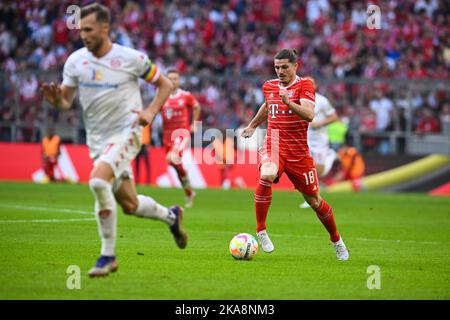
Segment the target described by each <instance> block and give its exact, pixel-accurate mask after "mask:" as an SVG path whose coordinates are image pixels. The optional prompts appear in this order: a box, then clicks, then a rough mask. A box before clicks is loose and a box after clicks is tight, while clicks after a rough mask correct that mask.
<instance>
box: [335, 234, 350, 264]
mask: <svg viewBox="0 0 450 320" xmlns="http://www.w3.org/2000/svg"><path fill="white" fill-rule="evenodd" d="M333 246H334V249H335V250H336V257H337V258H338V260H348V258H349V254H348V249H347V247H346V246H345V243H344V241H343V240H342V237H341V238H340V239H339V240H338V241H336V242H333Z"/></svg>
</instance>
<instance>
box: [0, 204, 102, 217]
mask: <svg viewBox="0 0 450 320" xmlns="http://www.w3.org/2000/svg"><path fill="white" fill-rule="evenodd" d="M0 208H6V209H19V210H28V211H46V212H63V213H78V214H90V215H93V214H94V212H92V211H85V210H72V209H58V208H47V207H30V206H19V205H13V204H0Z"/></svg>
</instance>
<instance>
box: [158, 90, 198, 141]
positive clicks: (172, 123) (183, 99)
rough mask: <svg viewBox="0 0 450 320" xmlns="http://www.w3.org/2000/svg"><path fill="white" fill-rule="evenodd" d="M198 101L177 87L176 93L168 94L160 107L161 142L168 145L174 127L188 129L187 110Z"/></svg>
mask: <svg viewBox="0 0 450 320" xmlns="http://www.w3.org/2000/svg"><path fill="white" fill-rule="evenodd" d="M197 103H198V102H197V100H196V99H195V97H194V96H193V95H192V94H191V93H190V92H188V91H185V90H181V89H178V91H177V93H176V94H174V95H172V94H171V95H170V97H169V98H168V99H167V101H166V103H165V104H164V106H163V107H162V109H161V112H162V117H163V143H164V145H165V146H168V145H170V144H171V143H172V142H173V140H174V139H172V132H173V131H174V130H176V129H186V130H188V131H190V128H191V125H190V123H189V110H188V108H192V107H193V106H194V105H196V104H197Z"/></svg>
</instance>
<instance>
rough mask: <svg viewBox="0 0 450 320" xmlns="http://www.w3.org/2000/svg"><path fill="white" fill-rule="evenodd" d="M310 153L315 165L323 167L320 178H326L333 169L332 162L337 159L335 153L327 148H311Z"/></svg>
mask: <svg viewBox="0 0 450 320" xmlns="http://www.w3.org/2000/svg"><path fill="white" fill-rule="evenodd" d="M310 151H311V156H312V157H313V159H314V162H315V163H316V165H317V164H318V165H322V166H324V172H323V173H322V176H326V175H327V174H328V172H330V170H331V168H332V167H333V163H334V160H336V158H337V155H336V151H334V150H333V149H331V148H330V147H328V146H320V147H314V146H311V147H310Z"/></svg>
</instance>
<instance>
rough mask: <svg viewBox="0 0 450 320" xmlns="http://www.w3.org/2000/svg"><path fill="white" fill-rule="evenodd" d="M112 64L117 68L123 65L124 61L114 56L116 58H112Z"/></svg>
mask: <svg viewBox="0 0 450 320" xmlns="http://www.w3.org/2000/svg"><path fill="white" fill-rule="evenodd" d="M110 64H111V67H112V68H114V69H116V68H119V67H120V66H121V65H122V62H121V61H120V60H119V59H117V58H114V59H112V60H111V62H110Z"/></svg>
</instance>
